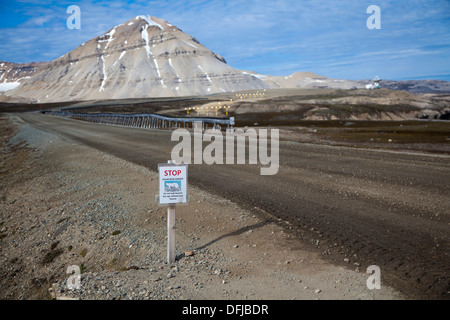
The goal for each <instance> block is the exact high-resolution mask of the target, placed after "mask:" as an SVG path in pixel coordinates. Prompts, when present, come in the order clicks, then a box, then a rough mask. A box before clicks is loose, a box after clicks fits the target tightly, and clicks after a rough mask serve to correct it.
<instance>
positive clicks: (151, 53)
mask: <svg viewBox="0 0 450 320" xmlns="http://www.w3.org/2000/svg"><path fill="white" fill-rule="evenodd" d="M255 88H258V89H259V88H261V89H262V88H269V84H267V83H266V82H265V81H263V80H262V79H261V78H260V77H258V76H255V75H252V74H250V73H248V72H243V71H240V70H237V69H234V68H232V67H230V66H229V65H228V64H226V61H225V59H223V58H222V57H221V56H220V55H218V54H216V53H214V52H212V51H211V50H209V49H207V48H206V47H204V46H203V45H202V44H200V43H199V41H198V40H196V39H195V38H193V37H191V36H189V35H188V34H186V33H184V32H182V31H181V30H180V29H178V28H177V27H176V26H174V25H172V24H170V23H169V22H167V21H165V20H162V19H159V18H156V17H152V16H137V17H135V18H133V19H131V20H129V21H127V22H125V23H123V24H121V25H118V26H116V27H114V28H112V29H110V30H109V31H108V32H107V33H105V34H103V35H101V36H99V37H97V38H94V39H91V40H89V41H87V42H85V43H83V44H82V45H80V46H79V47H77V48H76V49H74V50H72V51H71V52H69V53H67V54H65V55H63V56H62V57H60V58H58V59H56V60H54V61H52V62H50V63H48V64H47V65H45V66H44V67H43V68H41V69H39V70H38V71H37V72H36V73H35V74H34V75H33V76H32V77H31V78H29V79H26V81H24V82H21V83H20V85H19V86H18V87H17V88H15V89H14V90H11V91H9V92H8V95H13V96H18V97H22V98H30V99H34V100H39V101H40V102H51V101H68V100H90V99H122V98H141V97H172V96H190V95H206V94H212V93H218V92H231V91H238V90H248V89H255Z"/></svg>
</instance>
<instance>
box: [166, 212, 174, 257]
mask: <svg viewBox="0 0 450 320" xmlns="http://www.w3.org/2000/svg"><path fill="white" fill-rule="evenodd" d="M174 262H175V205H174V204H170V205H169V207H168V209H167V263H168V264H172V263H174Z"/></svg>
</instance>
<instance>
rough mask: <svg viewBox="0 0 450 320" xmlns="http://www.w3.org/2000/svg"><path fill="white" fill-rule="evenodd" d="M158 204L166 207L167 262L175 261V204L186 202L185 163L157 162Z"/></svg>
mask: <svg viewBox="0 0 450 320" xmlns="http://www.w3.org/2000/svg"><path fill="white" fill-rule="evenodd" d="M158 171H159V204H160V205H168V208H167V262H168V263H169V264H172V263H174V262H175V256H176V255H175V206H176V204H184V203H187V165H186V164H181V165H179V164H175V163H173V162H172V161H169V162H168V163H167V164H166V163H160V164H158Z"/></svg>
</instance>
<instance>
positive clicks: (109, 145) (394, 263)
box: [20, 114, 450, 299]
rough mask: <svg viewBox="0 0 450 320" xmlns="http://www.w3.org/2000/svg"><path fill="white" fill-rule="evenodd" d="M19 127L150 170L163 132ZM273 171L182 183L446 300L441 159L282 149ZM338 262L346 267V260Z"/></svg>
mask: <svg viewBox="0 0 450 320" xmlns="http://www.w3.org/2000/svg"><path fill="white" fill-rule="evenodd" d="M20 117H21V118H22V119H23V120H24V121H25V122H27V123H29V124H31V125H33V126H35V127H37V128H39V129H42V130H47V131H51V132H53V133H56V134H58V135H60V136H63V137H67V138H70V139H74V140H76V141H79V142H81V143H84V144H86V145H88V146H91V147H94V148H96V149H99V150H101V151H104V152H107V153H110V154H113V155H115V156H117V157H120V158H122V159H125V160H127V161H131V162H134V163H136V164H139V165H143V166H145V167H147V168H149V169H151V170H156V168H157V164H158V163H160V162H166V161H167V160H168V158H169V157H170V151H171V149H172V146H173V145H175V144H176V143H175V142H170V132H167V131H157V130H141V129H131V128H121V127H112V126H102V125H95V124H91V123H83V122H78V121H74V120H66V119H59V118H55V117H49V116H44V115H39V114H26V115H20ZM280 147H281V149H280V170H279V172H278V174H277V175H274V176H261V175H259V167H258V166H249V165H226V166H218V165H213V166H207V165H191V166H190V168H189V175H190V176H189V181H190V183H192V184H194V185H196V186H198V187H200V188H202V189H204V190H207V191H209V192H214V193H216V194H219V195H221V196H223V197H225V198H227V199H230V200H232V201H234V202H236V203H239V204H240V205H241V206H243V207H244V208H246V209H249V210H252V211H253V212H255V213H256V214H259V215H263V216H264V218H266V219H269V220H271V221H276V222H278V223H280V224H281V225H283V226H284V227H285V228H286V230H288V231H289V232H290V233H292V234H293V235H295V236H296V237H297V238H298V239H300V240H301V243H302V244H301V245H302V246H305V244H306V245H307V246H309V247H310V248H311V250H315V251H318V252H321V253H322V254H323V255H324V258H327V259H330V260H331V261H333V262H335V263H336V264H341V265H346V266H349V267H352V268H355V267H356V268H359V269H360V271H361V272H365V270H366V268H367V267H368V266H369V265H372V264H375V265H377V266H379V267H380V268H381V271H382V274H381V275H382V281H383V283H386V284H387V285H390V286H394V287H396V288H397V289H398V290H399V291H401V292H402V293H403V294H404V295H406V296H408V297H411V298H425V299H429V298H432V299H433V298H439V299H448V298H449V295H450V294H449V292H450V257H449V254H450V200H449V199H450V197H449V196H450V186H449V183H448V181H450V162H449V159H450V157H449V156H426V155H417V154H411V153H395V152H378V151H377V152H376V151H370V150H364V149H354V148H344V147H330V146H319V145H309V144H299V143H295V142H281V144H280ZM344 259H345V262H344Z"/></svg>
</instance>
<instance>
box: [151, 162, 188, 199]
mask: <svg viewBox="0 0 450 320" xmlns="http://www.w3.org/2000/svg"><path fill="white" fill-rule="evenodd" d="M158 170H159V204H177V203H186V202H187V165H186V164H183V165H176V164H167V163H163V164H159V165H158Z"/></svg>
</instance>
